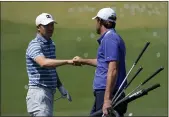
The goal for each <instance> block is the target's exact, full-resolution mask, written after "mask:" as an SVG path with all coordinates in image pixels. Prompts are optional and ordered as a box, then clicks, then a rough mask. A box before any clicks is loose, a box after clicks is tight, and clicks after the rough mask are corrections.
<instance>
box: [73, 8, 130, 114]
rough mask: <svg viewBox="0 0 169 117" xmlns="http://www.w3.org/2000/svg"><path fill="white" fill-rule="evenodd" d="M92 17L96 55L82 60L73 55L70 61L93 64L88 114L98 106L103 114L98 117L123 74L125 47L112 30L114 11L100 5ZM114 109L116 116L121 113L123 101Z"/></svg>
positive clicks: (125, 107) (114, 22) (95, 110)
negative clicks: (90, 104)
mask: <svg viewBox="0 0 169 117" xmlns="http://www.w3.org/2000/svg"><path fill="white" fill-rule="evenodd" d="M92 19H95V20H96V32H97V34H99V35H100V38H99V39H98V40H97V42H98V45H99V47H98V50H97V57H96V58H94V59H83V58H81V57H78V56H76V57H74V59H73V62H75V63H78V64H82V65H90V66H95V67H96V72H95V76H94V81H93V91H94V97H95V100H94V104H93V108H92V110H91V113H90V114H91V115H92V114H93V113H95V112H97V111H99V110H101V109H102V112H103V113H101V114H100V115H98V116H102V114H104V115H105V116H107V115H108V114H109V113H108V109H109V108H110V107H111V100H112V98H113V96H114V94H115V93H116V92H117V90H118V88H119V87H120V85H121V83H122V82H123V80H124V78H125V76H126V67H125V55H126V48H125V43H124V41H123V39H122V38H121V37H120V35H119V34H118V33H117V32H116V30H115V26H116V13H115V11H114V10H113V9H111V8H102V9H100V10H99V12H98V13H97V15H96V16H95V17H93V18H92ZM125 84H126V82H125ZM124 86H125V85H124ZM123 97H125V94H124V93H123V94H122V95H121V97H120V98H119V99H122V98H123ZM115 110H116V111H117V112H118V113H119V115H120V116H124V113H125V112H126V110H127V104H121V105H119V106H118V107H116V108H115Z"/></svg>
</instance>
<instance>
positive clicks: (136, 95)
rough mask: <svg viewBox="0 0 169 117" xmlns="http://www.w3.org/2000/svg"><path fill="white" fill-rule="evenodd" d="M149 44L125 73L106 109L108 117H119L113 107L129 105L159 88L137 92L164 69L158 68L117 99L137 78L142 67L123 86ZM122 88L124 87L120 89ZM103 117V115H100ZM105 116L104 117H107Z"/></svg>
mask: <svg viewBox="0 0 169 117" xmlns="http://www.w3.org/2000/svg"><path fill="white" fill-rule="evenodd" d="M149 44H150V42H147V43H146V44H145V46H144V48H143V49H142V51H141V53H140V54H139V56H138V57H137V59H136V61H135V62H134V63H133V65H132V67H131V69H130V70H129V72H128V73H127V75H126V77H125V78H124V80H123V82H122V83H121V85H120V87H119V89H118V90H117V92H116V93H115V95H114V96H113V99H112V104H111V108H109V109H108V113H109V114H108V115H107V116H108V117H120V116H119V114H118V112H117V111H116V110H115V107H117V106H118V105H119V104H122V103H130V102H132V101H134V100H136V99H138V98H140V97H143V96H145V95H148V92H150V91H152V90H154V89H156V88H158V87H160V84H159V83H157V84H154V85H152V86H150V87H149V88H147V89H141V90H139V91H138V89H139V88H140V87H141V86H143V85H144V84H146V83H147V82H148V81H149V80H151V79H152V78H153V77H154V76H155V75H157V74H158V73H159V72H161V71H162V70H163V69H164V68H163V67H160V68H159V69H157V70H156V71H155V72H154V73H153V74H152V75H150V76H149V77H148V78H147V79H145V80H144V81H143V82H141V83H140V84H139V85H138V86H137V87H136V88H135V89H134V90H132V91H131V92H130V93H129V94H127V95H126V96H125V97H124V98H122V99H120V100H118V99H119V97H120V96H121V95H122V94H123V93H124V91H125V90H126V89H127V87H128V86H129V85H130V84H131V82H132V81H133V80H134V79H135V78H136V76H138V74H139V73H140V72H141V71H142V70H143V68H142V67H140V68H139V69H138V70H137V72H136V73H135V75H134V76H133V77H132V78H131V79H130V81H129V82H128V83H127V85H126V86H124V83H125V82H126V80H127V78H128V76H129V74H130V73H131V71H132V69H133V68H134V67H135V66H136V65H137V63H138V61H139V60H140V58H141V57H142V55H143V53H144V52H145V50H146V49H147V47H148V46H149ZM122 87H124V88H123V89H122ZM101 113H102V110H99V111H97V112H95V113H93V114H92V115H90V116H91V117H98V115H100V114H101ZM102 116H104V115H102ZM107 116H106V117H107Z"/></svg>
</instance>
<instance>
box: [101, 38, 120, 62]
mask: <svg viewBox="0 0 169 117" xmlns="http://www.w3.org/2000/svg"><path fill="white" fill-rule="evenodd" d="M103 44H104V45H103V50H104V56H105V61H107V62H110V61H119V48H118V42H117V40H116V39H112V38H107V39H105V40H104V43H103Z"/></svg>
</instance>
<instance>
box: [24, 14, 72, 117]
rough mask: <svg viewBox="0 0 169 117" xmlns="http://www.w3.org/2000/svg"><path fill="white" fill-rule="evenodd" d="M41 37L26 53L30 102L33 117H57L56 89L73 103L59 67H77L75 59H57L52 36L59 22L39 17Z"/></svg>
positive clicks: (47, 17) (35, 40) (36, 39)
mask: <svg viewBox="0 0 169 117" xmlns="http://www.w3.org/2000/svg"><path fill="white" fill-rule="evenodd" d="M35 23H36V27H37V35H36V37H35V39H33V40H32V41H31V42H30V43H29V45H28V48H27V50H26V67H27V73H28V77H29V84H28V85H29V89H28V92H27V97H26V103H27V111H28V113H29V114H30V115H31V116H53V102H54V94H55V91H56V88H58V89H59V91H60V93H61V94H62V96H63V97H65V98H67V99H68V100H69V101H71V96H70V95H69V93H68V91H67V90H66V89H65V88H64V86H63V85H62V83H61V81H60V80H59V76H58V74H57V72H56V67H58V66H61V65H73V61H72V60H56V55H55V44H54V42H53V41H52V39H51V37H52V34H53V31H54V24H55V23H56V22H55V20H54V19H53V17H52V16H51V15H50V14H48V13H42V14H40V15H39V16H37V18H36V21H35Z"/></svg>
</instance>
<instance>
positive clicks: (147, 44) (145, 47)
mask: <svg viewBox="0 0 169 117" xmlns="http://www.w3.org/2000/svg"><path fill="white" fill-rule="evenodd" d="M149 44H150V42H147V43H146V45H145V46H144V48H143V50H142V51H141V53H140V54H139V56H138V58H137V59H136V61H135V65H136V64H137V62H138V61H139V59H140V58H141V56H142V55H143V53H144V52H145V50H146V49H147V47H148V46H149Z"/></svg>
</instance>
